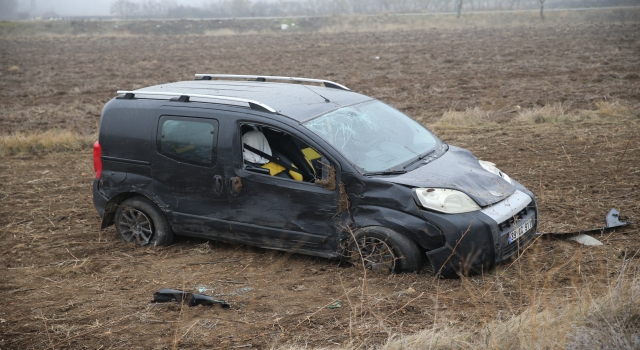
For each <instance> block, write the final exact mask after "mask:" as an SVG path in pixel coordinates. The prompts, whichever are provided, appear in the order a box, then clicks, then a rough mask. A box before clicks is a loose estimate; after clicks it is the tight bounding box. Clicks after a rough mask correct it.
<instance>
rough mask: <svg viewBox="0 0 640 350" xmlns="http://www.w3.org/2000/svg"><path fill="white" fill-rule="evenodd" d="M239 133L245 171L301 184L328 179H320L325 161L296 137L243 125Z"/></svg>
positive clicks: (261, 127) (325, 168) (251, 125)
mask: <svg viewBox="0 0 640 350" xmlns="http://www.w3.org/2000/svg"><path fill="white" fill-rule="evenodd" d="M240 129H241V132H242V158H243V163H244V168H245V169H246V170H248V171H252V172H256V173H260V174H264V175H270V176H274V177H279V178H283V179H290V180H296V181H303V182H316V181H318V180H322V179H323V178H326V177H327V175H326V174H325V175H324V176H323V174H324V173H326V172H327V166H324V165H326V164H328V162H327V161H326V159H325V158H324V157H323V156H322V155H321V154H320V153H319V152H318V151H316V150H315V149H314V148H312V147H310V146H309V145H307V144H306V143H304V142H303V141H301V140H300V139H298V138H297V137H295V136H292V135H291V134H288V133H286V132H284V131H281V130H278V129H275V128H271V127H267V126H263V125H258V124H242V125H241V126H240ZM323 164H324V165H323Z"/></svg>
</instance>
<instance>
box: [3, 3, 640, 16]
mask: <svg viewBox="0 0 640 350" xmlns="http://www.w3.org/2000/svg"><path fill="white" fill-rule="evenodd" d="M637 1H638V0H271V1H266V0H206V1H203V2H202V3H201V5H200V6H190V5H180V4H178V2H177V1H175V0H142V1H140V0H113V1H112V3H111V8H110V10H111V14H112V15H113V16H116V17H120V18H231V17H284V16H332V15H349V14H380V13H398V12H430V13H435V12H456V13H457V15H458V17H459V16H460V13H461V12H467V11H478V10H515V9H536V8H540V15H541V16H543V12H542V11H543V9H544V8H571V7H597V6H621V5H637V4H638V3H637ZM17 4H18V1H17V0H0V20H2V19H26V18H33V17H35V15H36V14H34V13H17V12H16V8H17Z"/></svg>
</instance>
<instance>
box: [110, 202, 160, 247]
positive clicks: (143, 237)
mask: <svg viewBox="0 0 640 350" xmlns="http://www.w3.org/2000/svg"><path fill="white" fill-rule="evenodd" d="M115 221H116V231H117V232H118V235H119V236H120V238H122V240H124V241H125V242H133V241H135V242H136V244H137V245H139V246H141V247H149V246H162V245H168V244H170V243H171V241H172V240H173V231H171V227H170V226H169V224H168V223H167V220H166V219H165V217H164V215H163V214H162V212H160V210H159V209H158V208H157V207H156V206H155V205H154V204H153V203H152V202H151V201H149V200H148V199H146V198H142V197H134V198H129V199H127V200H125V201H124V202H122V203H121V204H120V205H119V206H118V209H117V210H116V217H115Z"/></svg>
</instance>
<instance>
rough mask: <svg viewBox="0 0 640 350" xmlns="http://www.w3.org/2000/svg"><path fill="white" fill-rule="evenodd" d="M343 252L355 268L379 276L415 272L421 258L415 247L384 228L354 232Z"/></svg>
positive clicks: (418, 267)
mask: <svg viewBox="0 0 640 350" xmlns="http://www.w3.org/2000/svg"><path fill="white" fill-rule="evenodd" d="M347 253H348V257H349V261H350V262H351V263H352V264H354V265H355V266H358V267H361V268H365V269H367V270H370V271H373V272H376V273H381V274H390V273H393V272H402V271H410V272H417V271H418V270H420V267H421V266H422V256H421V255H420V250H419V249H418V247H417V246H416V244H415V243H413V241H412V240H410V239H409V238H407V237H405V236H403V235H401V234H399V233H397V232H396V231H393V230H391V229H388V228H385V227H376V226H374V227H366V228H363V229H361V230H358V231H357V232H356V233H355V234H354V237H353V238H352V240H351V242H350V244H349V248H348V252H347Z"/></svg>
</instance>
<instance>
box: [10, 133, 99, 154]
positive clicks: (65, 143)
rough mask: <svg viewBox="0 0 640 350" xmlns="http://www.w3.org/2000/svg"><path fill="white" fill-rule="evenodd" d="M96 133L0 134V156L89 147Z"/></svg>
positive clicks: (95, 137) (75, 149)
mask: <svg viewBox="0 0 640 350" xmlns="http://www.w3.org/2000/svg"><path fill="white" fill-rule="evenodd" d="M96 139H97V135H95V134H93V135H79V134H76V133H73V132H71V131H69V130H61V129H52V130H47V131H44V132H33V133H28V134H27V133H16V134H13V135H6V136H0V157H5V156H10V155H15V154H21V153H48V152H63V151H77V150H81V149H90V148H91V145H92V144H93V143H94V142H95V140H96Z"/></svg>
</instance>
